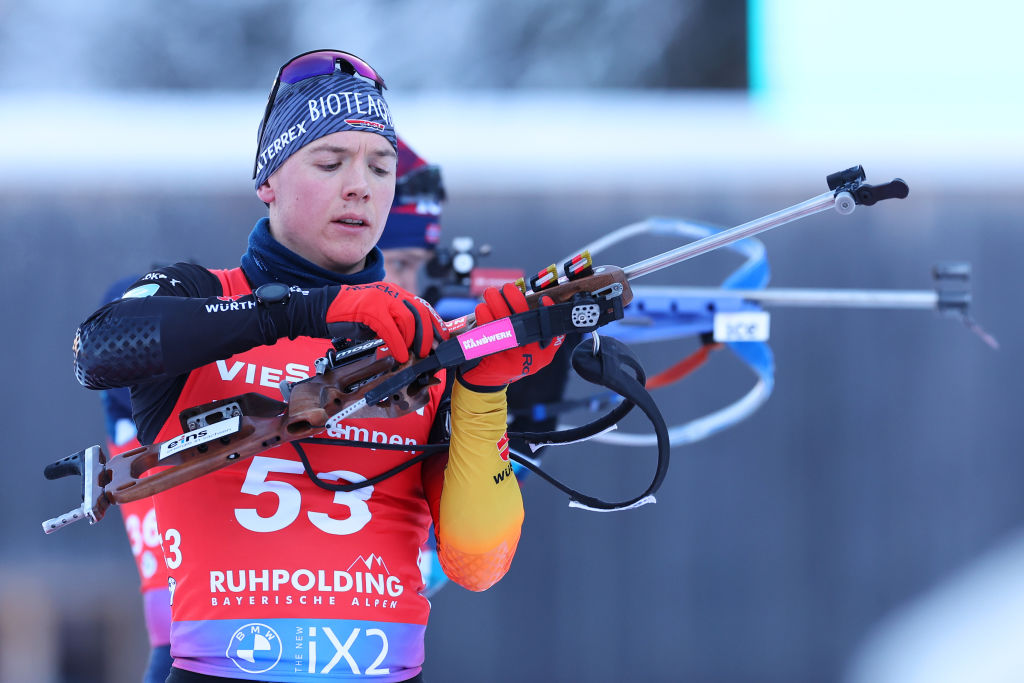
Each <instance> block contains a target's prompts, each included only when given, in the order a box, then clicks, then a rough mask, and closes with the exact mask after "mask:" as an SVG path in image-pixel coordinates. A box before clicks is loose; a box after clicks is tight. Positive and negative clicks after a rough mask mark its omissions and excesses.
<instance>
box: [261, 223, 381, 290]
mask: <svg viewBox="0 0 1024 683" xmlns="http://www.w3.org/2000/svg"><path fill="white" fill-rule="evenodd" d="M242 272H244V273H245V277H247V278H248V279H249V283H250V284H252V287H253V289H256V288H257V287H259V286H260V285H264V284H266V283H268V282H280V283H282V284H286V285H293V286H298V287H326V286H327V285H365V284H368V283H370V282H379V281H381V280H383V279H384V257H383V255H382V254H381V253H380V249H378V248H377V247H374V248H373V249H372V250H371V251H370V253H369V254H367V255H366V267H365V268H363V269H362V270H361V271H359V272H358V273H352V274H351V275H341V274H339V273H335V272H332V271H330V270H327V269H325V268H321V267H320V266H318V265H316V264H315V263H311V262H309V261H307V260H306V259H304V258H302V257H301V256H299V255H298V254H296V253H295V252H294V251H292V250H290V249H288V248H287V247H285V246H284V245H283V244H281V243H280V242H278V241H277V240H275V239H274V238H273V236H271V234H270V220H269V219H267V218H261V219H260V220H258V221H257V222H256V226H255V227H254V228H253V229H252V232H251V233H249V248H248V249H247V250H246V252H245V253H244V254H242Z"/></svg>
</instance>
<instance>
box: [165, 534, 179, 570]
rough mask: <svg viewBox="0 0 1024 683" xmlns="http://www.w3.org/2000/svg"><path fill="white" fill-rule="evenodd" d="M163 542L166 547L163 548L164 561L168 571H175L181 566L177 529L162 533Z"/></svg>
mask: <svg viewBox="0 0 1024 683" xmlns="http://www.w3.org/2000/svg"><path fill="white" fill-rule="evenodd" d="M164 540H165V541H167V547H166V548H164V561H165V562H166V563H167V568H168V569H177V568H178V567H180V566H181V548H180V546H181V534H179V533H178V530H177V529H168V530H167V531H166V532H165V533H164Z"/></svg>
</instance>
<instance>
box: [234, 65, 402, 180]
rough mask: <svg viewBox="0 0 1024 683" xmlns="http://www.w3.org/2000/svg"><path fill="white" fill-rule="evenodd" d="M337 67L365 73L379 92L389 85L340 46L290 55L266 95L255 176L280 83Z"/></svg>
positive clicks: (321, 74) (330, 71)
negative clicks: (292, 56)
mask: <svg viewBox="0 0 1024 683" xmlns="http://www.w3.org/2000/svg"><path fill="white" fill-rule="evenodd" d="M337 71H342V72H344V73H347V74H351V75H353V76H357V75H358V76H362V77H363V78H366V79H367V80H370V81H372V82H373V85H374V87H376V88H377V92H381V93H382V92H384V90H385V89H386V88H387V86H386V85H384V79H383V78H381V75H380V74H378V73H377V72H376V71H375V70H374V68H373V67H372V66H370V65H369V64H367V63H366V62H364V61H363V60H362V59H360V58H359V57H356V56H355V55H353V54H349V53H348V52H342V51H340V50H313V51H312V52H304V53H302V54H301V55H299V56H297V57H294V58H292V59H290V60H289V61H288V62H287V63H286V64H285V65H284V66H282V67H281V68H280V69H278V71H277V77H276V78H275V79H274V87H272V88H271V89H270V96H269V97H268V98H267V108H266V109H265V110H264V111H263V120H262V121H260V130H259V133H258V134H257V136H256V160H255V161H254V162H253V165H252V177H253V178H255V177H256V169H258V168H259V157H260V148H261V147H262V146H263V133H264V131H265V130H266V128H267V120H268V119H269V118H270V112H271V110H272V109H273V108H274V100H275V99H276V98H277V93H278V92H279V91H280V89H281V84H282V83H285V84H288V85H292V84H294V83H298V82H299V81H304V80H306V79H307V78H313V77H314V76H327V75H329V74H333V73H335V72H337Z"/></svg>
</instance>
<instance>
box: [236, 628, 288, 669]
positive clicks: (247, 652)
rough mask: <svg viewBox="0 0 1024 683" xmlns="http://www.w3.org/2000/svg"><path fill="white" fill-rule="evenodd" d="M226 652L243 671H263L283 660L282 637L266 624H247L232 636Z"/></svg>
mask: <svg viewBox="0 0 1024 683" xmlns="http://www.w3.org/2000/svg"><path fill="white" fill-rule="evenodd" d="M226 654H227V656H228V657H230V658H231V661H233V662H234V663H235V666H237V667H238V668H239V669H241V670H242V671H245V672H247V673H251V674H258V673H263V672H264V671H269V670H270V669H273V668H274V667H275V666H277V663H278V662H279V661H281V639H280V638H279V637H278V635H277V631H275V630H274V629H272V628H270V627H269V626H267V625H266V624H256V623H253V624H246V625H245V626H242V627H240V628H239V629H238V630H237V631H235V632H234V634H233V635H232V636H231V642H230V644H228V650H227V653H226Z"/></svg>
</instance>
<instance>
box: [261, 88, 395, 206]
mask: <svg viewBox="0 0 1024 683" xmlns="http://www.w3.org/2000/svg"><path fill="white" fill-rule="evenodd" d="M344 130H353V131H364V132H370V133H377V134H379V135H382V136H384V137H385V138H386V139H387V141H388V142H390V143H391V146H392V147H394V148H395V150H396V152H397V150H398V141H397V138H396V137H395V128H394V124H393V123H392V121H391V110H390V109H388V105H387V103H386V102H385V101H384V98H383V96H382V95H381V93H380V92H379V91H378V90H377V89H376V88H375V87H374V86H373V85H372V84H370V83H368V82H367V81H366V80H365V79H363V78H360V77H358V76H352V75H350V74H347V73H344V72H336V73H334V74H328V75H326V76H314V77H313V78H307V79H305V80H302V81H299V82H298V83H295V84H293V85H288V84H285V83H282V84H281V88H280V89H279V90H278V92H277V97H276V99H275V101H274V108H273V109H272V110H271V112H270V117H269V118H268V119H267V125H266V128H265V129H264V131H263V141H262V147H263V148H262V149H260V150H259V156H258V157H257V161H256V181H255V182H256V187H257V188H259V186H260V185H262V184H263V183H265V182H267V178H269V177H270V176H271V175H273V173H274V171H276V170H277V169H278V168H280V167H281V164H283V163H284V162H285V161H286V160H287V159H288V157H290V156H291V155H293V154H295V153H296V152H297V151H299V150H300V149H302V148H303V147H305V146H306V145H308V144H309V143H311V142H313V141H314V140H317V139H319V138H322V137H324V136H325V135H330V134H331V133H337V132H339V131H344Z"/></svg>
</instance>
